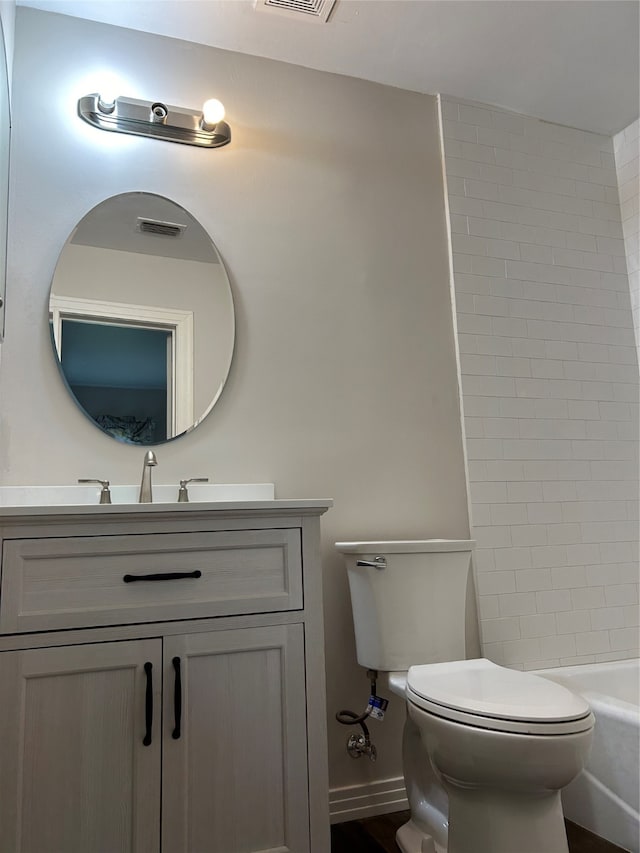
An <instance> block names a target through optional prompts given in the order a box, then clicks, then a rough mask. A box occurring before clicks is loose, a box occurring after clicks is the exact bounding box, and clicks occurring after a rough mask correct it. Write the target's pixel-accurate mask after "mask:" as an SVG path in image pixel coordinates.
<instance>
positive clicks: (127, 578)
mask: <svg viewBox="0 0 640 853" xmlns="http://www.w3.org/2000/svg"><path fill="white" fill-rule="evenodd" d="M201 577H202V572H201V571H200V569H196V571H195V572H165V573H164V574H159V575H124V577H123V578H122V580H123V581H124V582H125V583H133V582H134V581H178V580H183V579H184V578H201Z"/></svg>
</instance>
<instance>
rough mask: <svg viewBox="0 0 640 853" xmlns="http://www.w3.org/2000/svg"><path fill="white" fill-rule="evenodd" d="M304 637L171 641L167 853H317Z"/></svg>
mask: <svg viewBox="0 0 640 853" xmlns="http://www.w3.org/2000/svg"><path fill="white" fill-rule="evenodd" d="M303 631H304V629H303V626H302V625H277V626H272V627H266V628H243V629H237V630H231V631H216V632H212V633H207V634H190V635H183V636H180V637H171V638H167V639H165V646H164V661H165V662H164V667H165V669H164V683H165V693H164V716H163V719H164V726H165V736H164V740H163V753H164V757H163V783H162V784H163V791H162V795H163V798H162V803H163V805H162V850H163V853H258V851H260V853H267V851H269V853H288V851H291V853H307V851H308V850H309V809H308V790H309V789H308V774H307V738H306V713H305V676H304V633H303ZM178 662H179V663H178ZM178 666H179V669H180V677H181V690H180V691H179V692H176V691H175V685H176V677H177V667H178ZM177 696H179V697H180V699H181V703H182V719H181V725H180V732H179V737H177V735H178V732H177V731H176V697H177Z"/></svg>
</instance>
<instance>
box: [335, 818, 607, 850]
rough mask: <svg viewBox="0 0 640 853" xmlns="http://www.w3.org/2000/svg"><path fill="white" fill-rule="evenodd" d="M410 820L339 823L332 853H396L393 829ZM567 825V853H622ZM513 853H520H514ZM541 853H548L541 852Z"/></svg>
mask: <svg viewBox="0 0 640 853" xmlns="http://www.w3.org/2000/svg"><path fill="white" fill-rule="evenodd" d="M408 819H409V812H395V813H394V814H386V815H379V816H378V817H370V818H365V819H364V820H354V821H351V822H349V823H338V824H334V826H332V827H331V853H398V851H399V850H400V848H399V847H398V845H397V844H396V842H395V835H396V829H398V827H399V826H401V825H402V824H403V823H405V821H407V820H408ZM566 824H567V837H568V839H569V851H570V853H623V851H622V848H620V847H616V846H615V844H611V843H610V842H608V841H605V840H604V839H602V838H598V836H597V835H593V834H592V833H591V832H588V831H587V830H586V829H583V828H582V827H581V826H577V825H576V824H575V823H571V822H570V821H567V822H566ZM513 853H519V851H517V850H514V851H513ZM540 853H548V851H545V850H541V851H540Z"/></svg>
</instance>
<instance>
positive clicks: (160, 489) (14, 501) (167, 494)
mask: <svg viewBox="0 0 640 853" xmlns="http://www.w3.org/2000/svg"><path fill="white" fill-rule="evenodd" d="M110 490H111V502H112V503H113V504H137V503H138V494H139V492H140V486H135V485H134V486H118V485H112V486H111V489H110ZM99 497H100V486H99V485H87V486H85V485H82V486H81V485H77V486H0V507H3V506H6V507H8V506H41V507H42V506H91V505H95V504H98V501H99ZM274 498H275V487H274V484H273V483H190V484H189V501H190V503H202V502H215V501H272V500H274ZM177 500H178V484H177V483H173V484H171V485H163V484H157V485H156V484H154V486H153V502H154V503H162V504H173V503H177Z"/></svg>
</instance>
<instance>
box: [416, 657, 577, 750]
mask: <svg viewBox="0 0 640 853" xmlns="http://www.w3.org/2000/svg"><path fill="white" fill-rule="evenodd" d="M406 695H407V699H408V701H409V702H411V703H412V704H413V705H415V706H416V707H418V708H421V709H422V710H423V711H426V712H427V713H430V714H434V715H436V716H438V717H444V718H445V719H447V720H450V721H452V722H457V723H462V724H464V725H468V726H474V727H476V728H482V729H491V730H493V731H502V732H512V733H514V734H544V735H564V734H571V733H575V732H582V731H587V730H589V729H590V728H591V727H592V726H593V722H594V718H593V714H592V713H591V709H590V708H589V704H588V703H587V701H586V700H585V699H584V698H583V697H582V696H578V695H577V694H574V693H572V692H571V691H570V690H568V689H567V688H566V687H563V686H562V685H560V684H556V683H555V682H552V681H549V680H548V679H545V678H541V677H540V676H537V675H532V674H531V673H527V672H519V671H517V670H512V669H506V668H505V667H501V666H497V665H496V664H494V663H492V662H491V661H489V660H486V659H484V658H480V659H478V660H465V661H453V662H447V663H438V664H426V665H423V666H413V667H411V669H410V670H409V672H408V675H407V689H406Z"/></svg>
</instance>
